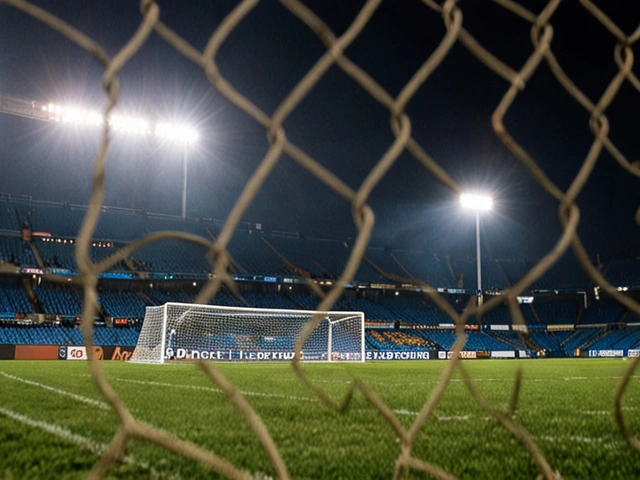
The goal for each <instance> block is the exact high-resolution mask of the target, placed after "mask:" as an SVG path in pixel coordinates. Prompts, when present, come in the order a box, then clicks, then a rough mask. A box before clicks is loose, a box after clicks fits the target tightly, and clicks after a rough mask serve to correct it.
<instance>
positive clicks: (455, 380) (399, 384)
mask: <svg viewBox="0 0 640 480" xmlns="http://www.w3.org/2000/svg"><path fill="white" fill-rule="evenodd" d="M621 378H622V376H606V377H555V378H554V377H548V378H527V379H525V380H524V381H526V382H552V381H565V382H572V381H579V380H620V379H621ZM630 378H631V379H634V378H635V379H640V375H632V376H631V377H630ZM439 381H440V379H433V380H420V381H412V382H395V383H391V382H369V383H370V384H372V385H387V386H390V387H404V386H408V385H432V384H434V383H438V382H439ZM314 382H318V383H320V382H323V381H322V380H314ZM324 382H325V383H329V382H328V381H324ZM449 382H451V383H460V382H464V379H462V378H452V379H450V380H449ZM473 382H474V383H479V382H513V378H508V377H505V378H474V379H473ZM332 383H338V382H337V381H335V382H332ZM345 383H349V382H345Z"/></svg>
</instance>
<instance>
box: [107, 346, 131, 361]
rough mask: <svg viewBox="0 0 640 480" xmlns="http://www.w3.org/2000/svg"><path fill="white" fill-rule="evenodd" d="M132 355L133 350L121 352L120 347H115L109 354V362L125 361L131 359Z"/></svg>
mask: <svg viewBox="0 0 640 480" xmlns="http://www.w3.org/2000/svg"><path fill="white" fill-rule="evenodd" d="M132 354H133V350H123V349H122V348H121V347H116V348H114V349H113V353H112V354H111V360H121V361H127V360H129V359H130V358H131V355H132Z"/></svg>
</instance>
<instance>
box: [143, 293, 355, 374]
mask: <svg viewBox="0 0 640 480" xmlns="http://www.w3.org/2000/svg"><path fill="white" fill-rule="evenodd" d="M318 314H319V315H322V321H321V322H320V323H319V324H318V325H317V326H316V328H315V329H314V330H313V332H312V333H311V335H310V336H309V338H307V340H306V341H305V343H304V345H303V347H302V351H301V352H300V353H301V359H302V360H303V361H327V362H331V361H351V362H364V359H365V354H364V345H365V340H364V313H363V312H318V311H315V310H278V309H268V308H245V307H222V306H215V305H196V304H191V303H172V302H171V303H166V304H164V305H161V306H156V307H147V308H146V312H145V318H144V322H143V324H142V330H141V331H140V336H139V337H138V343H137V345H136V348H135V351H134V352H133V355H132V356H131V359H130V361H131V362H139V363H165V362H166V361H171V360H221V361H224V360H226V361H290V360H293V358H294V355H295V348H294V347H295V343H296V340H297V339H298V337H299V335H300V333H301V332H302V330H303V328H304V326H305V325H306V324H307V323H308V322H309V321H311V319H312V318H313V316H314V315H318Z"/></svg>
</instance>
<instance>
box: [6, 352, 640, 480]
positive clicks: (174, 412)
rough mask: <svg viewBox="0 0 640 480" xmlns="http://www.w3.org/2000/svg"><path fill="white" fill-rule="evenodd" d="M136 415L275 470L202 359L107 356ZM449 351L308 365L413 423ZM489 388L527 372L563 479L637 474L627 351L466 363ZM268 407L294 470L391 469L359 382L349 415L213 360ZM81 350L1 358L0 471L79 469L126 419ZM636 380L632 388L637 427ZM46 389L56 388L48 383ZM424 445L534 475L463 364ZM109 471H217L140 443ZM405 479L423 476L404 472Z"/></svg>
mask: <svg viewBox="0 0 640 480" xmlns="http://www.w3.org/2000/svg"><path fill="white" fill-rule="evenodd" d="M101 365H102V367H103V368H104V371H105V374H106V375H107V377H108V378H109V379H110V381H111V383H112V385H113V387H114V388H115V389H116V391H117V392H118V394H119V395H120V396H121V398H122V399H123V400H124V401H125V402H126V404H127V406H128V408H129V409H130V410H131V412H132V413H133V414H134V415H135V416H136V418H138V419H141V420H144V421H146V422H149V423H152V424H154V425H156V426H159V427H162V428H164V429H166V430H168V431H170V432H171V433H173V434H175V435H177V436H178V437H179V438H181V439H184V440H189V441H191V442H194V443H196V444H197V445H200V446H202V447H204V448H207V449H209V450H211V451H213V452H215V453H216V454H217V455H220V456H222V457H224V458H226V459H227V460H229V461H231V462H232V463H234V464H235V465H236V466H239V467H241V468H242V469H245V470H247V471H248V472H251V473H253V474H257V475H264V476H267V477H268V476H275V473H274V469H273V467H272V466H271V465H270V463H269V460H268V457H267V455H266V453H265V452H264V449H263V448H262V446H261V444H260V442H259V441H258V440H257V438H256V437H255V435H254V434H253V432H252V430H251V429H250V428H249V427H248V426H247V424H246V422H245V421H244V419H243V417H242V416H241V415H240V414H239V413H238V412H237V410H236V409H235V408H234V407H233V406H232V405H231V404H230V403H229V402H228V401H227V400H226V397H225V396H224V395H223V394H222V393H221V391H220V390H219V389H218V388H217V387H216V386H215V385H213V384H212V383H211V382H210V381H209V380H208V379H207V378H206V377H205V375H204V373H203V372H202V370H201V369H200V368H198V367H197V366H196V365H192V364H180V365H163V366H148V365H139V364H128V363H121V362H104V363H102V364H101ZM445 365H446V363H445V362H441V361H436V362H422V363H420V362H388V363H385V362H380V363H367V364H334V365H322V364H313V365H307V366H306V367H305V368H306V371H307V372H308V374H309V376H310V377H311V378H312V379H313V381H314V382H315V384H316V385H318V386H320V387H321V388H323V389H324V390H325V391H326V392H328V394H329V395H330V396H331V397H332V398H334V399H336V400H338V401H339V400H340V399H342V397H343V396H344V395H345V394H346V392H347V390H348V387H349V382H350V381H351V380H352V379H353V378H359V379H361V380H362V381H364V383H366V384H367V385H368V386H369V387H370V388H371V389H372V390H373V391H375V393H376V394H377V395H378V396H379V397H380V398H381V399H382V400H383V401H384V402H385V403H386V404H387V405H388V406H389V407H390V408H391V409H392V410H394V411H395V412H396V415H397V417H398V418H399V420H400V422H401V423H402V424H403V425H404V426H405V427H406V428H408V427H409V426H410V425H411V423H412V422H413V420H414V419H415V417H416V414H417V412H418V411H419V410H420V409H421V408H422V406H423V404H424V403H425V401H426V400H427V398H428V397H429V395H430V393H431V392H432V390H433V389H434V387H435V384H436V381H437V380H438V378H439V375H440V374H441V372H442V370H443V368H444V367H445ZM465 365H466V367H467V368H468V371H469V373H470V374H471V376H472V377H473V378H474V379H475V384H476V386H477V388H478V389H479V390H480V391H481V392H482V394H483V395H484V396H485V397H486V398H487V399H488V400H489V401H491V402H492V403H493V405H495V406H497V407H499V408H500V409H502V410H505V409H506V408H507V405H508V403H509V399H510V396H511V391H512V388H513V382H514V377H515V373H516V370H517V369H518V368H522V370H523V383H522V390H521V394H520V401H519V405H518V413H517V422H519V423H520V424H521V425H523V426H524V427H525V428H526V429H527V430H528V431H529V432H530V434H531V435H532V436H533V438H534V440H535V441H536V443H537V445H538V446H539V448H540V449H541V450H542V452H543V453H544V454H545V455H546V457H547V459H548V461H549V463H550V464H551V466H552V467H553V468H554V469H555V470H557V471H558V472H559V473H560V474H561V475H562V476H563V477H564V478H581V479H582V478H620V479H622V478H624V479H628V478H640V454H639V453H637V452H635V451H634V450H633V449H632V448H631V447H629V446H628V445H627V444H626V443H625V442H624V440H623V439H622V436H621V435H620V433H619V431H618V429H617V427H616V424H615V422H614V418H613V402H614V395H615V388H616V386H617V383H618V381H619V378H620V376H621V374H622V372H623V370H624V369H625V368H626V367H627V366H628V365H629V362H626V361H623V360H621V359H615V360H614V359H564V360H551V359H546V360H543V359H539V360H538V359H536V360H522V361H516V360H511V361H491V360H486V361H469V362H466V363H465ZM218 367H219V368H220V369H221V370H222V371H223V373H224V374H225V375H226V376H227V378H228V379H229V380H231V382H232V383H233V384H234V385H235V386H236V387H237V388H238V389H239V390H240V391H242V392H244V393H245V397H246V399H247V400H248V401H249V403H250V404H251V405H252V406H253V408H254V409H255V410H256V411H257V412H258V413H259V414H260V415H261V417H262V419H263V421H264V422H265V424H266V426H267V428H268V429H269V431H270V433H271V435H272V437H273V439H274V441H275V443H276V445H277V446H278V448H279V449H280V453H281V455H282V457H283V459H284V461H285V462H286V464H287V468H288V471H289V473H290V475H291V476H292V477H293V478H309V479H311V478H313V479H318V478H331V479H340V478H344V479H355V478H391V477H392V476H393V471H394V464H395V461H396V459H397V457H398V455H399V453H400V444H399V442H398V439H397V438H396V435H395V434H394V432H393V431H392V429H391V428H390V426H389V425H388V424H387V423H386V421H385V420H384V419H383V418H382V416H381V415H380V414H379V413H378V412H377V411H376V410H375V408H373V407H372V406H371V405H370V404H369V403H367V401H366V400H365V399H364V397H363V396H362V395H361V394H356V395H355V396H354V398H353V401H352V403H351V405H350V408H349V409H348V410H347V411H346V412H345V413H337V412H334V411H332V410H329V409H327V408H326V407H325V406H323V405H322V404H320V403H319V402H318V401H317V400H316V399H315V398H314V396H313V395H312V394H311V392H310V391H309V390H308V389H307V388H306V387H304V386H303V385H302V384H301V382H300V381H299V380H298V379H297V377H296V376H295V374H294V372H293V369H292V368H291V366H290V365H289V364H275V363H271V364H218ZM88 373H89V371H88V366H87V365H86V364H85V363H83V362H33V361H7V362H2V363H0V478H3V477H4V478H7V479H9V478H11V479H23V478H26V479H29V478H33V479H41V478H44V479H46V478H51V479H54V478H55V479H59V478H68V479H75V478H83V477H84V476H86V474H87V473H88V472H89V471H90V470H91V468H92V466H93V465H94V463H95V462H96V461H97V459H98V453H97V452H99V451H100V449H101V448H103V447H104V445H105V444H107V443H108V442H109V440H110V439H111V437H112V435H113V434H114V433H115V431H116V428H117V420H116V416H115V414H114V413H113V412H112V411H110V410H109V409H106V408H104V405H103V403H102V402H103V399H102V397H101V396H100V394H99V392H98V391H97V389H96V387H95V386H94V384H93V381H92V379H91V377H90V376H89V375H88ZM639 380H640V378H634V379H632V381H631V383H630V385H629V388H628V389H627V392H626V393H625V396H624V399H623V407H624V413H625V418H626V420H627V423H628V426H629V429H630V430H631V431H632V432H634V433H636V435H640V415H639V412H640V401H639V400H640V381H639ZM47 387H48V388H47ZM413 452H414V454H415V456H416V457H417V458H419V459H421V460H423V461H425V462H429V463H431V464H433V465H436V466H438V467H440V468H442V469H444V470H446V471H448V472H450V473H451V474H453V475H455V476H457V477H459V478H474V479H483V478H486V479H489V478H491V479H496V478H509V479H518V478H527V479H532V478H535V477H536V476H537V473H538V472H537V469H536V466H535V464H534V462H533V460H532V458H531V456H530V455H529V454H528V453H527V451H526V450H525V449H524V448H523V447H522V445H521V444H520V443H519V442H518V441H516V440H515V439H514V437H513V436H512V435H511V434H510V433H508V432H507V431H506V430H504V429H503V428H502V427H501V426H500V425H499V424H498V422H497V421H496V420H495V419H493V418H491V417H489V415H488V414H487V413H486V412H485V411H483V410H482V409H481V408H480V407H479V406H478V404H477V403H476V402H475V401H474V400H473V399H472V398H471V396H470V395H469V392H468V390H467V389H466V387H465V385H464V383H463V382H462V381H461V377H460V375H459V374H456V375H454V378H453V381H451V382H450V383H449V385H448V387H447V389H446V391H445V394H444V396H443V397H442V399H441V401H440V403H439V404H438V407H437V408H436V410H435V412H434V415H433V416H432V417H431V418H430V419H429V420H428V421H427V423H426V424H425V426H424V427H423V429H422V431H421V433H420V435H419V437H418V439H417V441H416V442H415V444H414V448H413ZM126 454H127V462H125V463H122V464H121V465H118V466H117V467H114V468H113V469H112V470H111V471H110V472H109V477H110V478H184V479H187V478H205V477H206V478H212V477H213V478H216V475H215V474H212V472H211V471H210V470H209V469H207V468H205V467H202V466H200V465H198V464H197V463H194V462H193V461H189V460H185V459H183V458H180V457H179V456H177V455H175V454H172V453H168V452H166V451H165V450H163V449H161V448H159V447H156V446H154V445H151V444H149V443H146V442H141V441H132V442H131V443H130V444H129V445H128V448H127V451H126ZM407 477H408V478H425V477H426V475H425V474H423V473H421V472H417V471H409V472H408V474H407Z"/></svg>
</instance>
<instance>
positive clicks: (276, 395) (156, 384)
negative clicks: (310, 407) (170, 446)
mask: <svg viewBox="0 0 640 480" xmlns="http://www.w3.org/2000/svg"><path fill="white" fill-rule="evenodd" d="M115 380H116V381H118V382H126V383H136V384H138V385H149V386H153V387H168V388H183V389H188V390H201V391H204V392H213V393H224V392H223V391H222V390H220V389H219V388H214V387H204V386H201V385H184V384H179V383H167V382H150V381H147V380H133V379H131V378H116V379H115ZM240 393H241V394H242V395H244V396H245V397H265V398H280V399H285V400H296V401H303V402H317V401H318V400H316V399H315V398H311V397H297V396H295V395H283V394H281V393H264V392H245V391H240Z"/></svg>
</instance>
